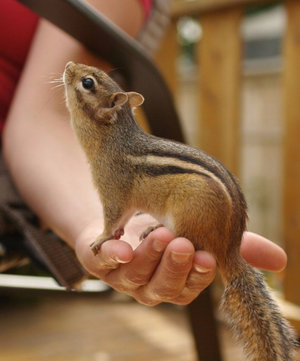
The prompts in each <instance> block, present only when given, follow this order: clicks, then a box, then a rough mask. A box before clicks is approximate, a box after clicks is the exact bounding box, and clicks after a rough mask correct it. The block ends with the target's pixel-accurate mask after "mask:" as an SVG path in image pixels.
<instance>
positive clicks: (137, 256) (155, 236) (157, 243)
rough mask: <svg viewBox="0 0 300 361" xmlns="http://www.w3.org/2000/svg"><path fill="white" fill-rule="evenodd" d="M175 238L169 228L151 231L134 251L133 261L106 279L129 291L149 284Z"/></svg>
mask: <svg viewBox="0 0 300 361" xmlns="http://www.w3.org/2000/svg"><path fill="white" fill-rule="evenodd" d="M173 238H174V235H173V233H172V232H171V231H170V230H168V229H167V228H159V229H157V230H155V231H154V232H151V233H150V234H149V236H148V237H147V238H146V239H145V240H144V241H143V242H142V243H141V244H140V245H139V247H138V248H137V249H136V250H135V251H134V258H133V259H132V261H131V262H130V263H129V264H124V265H123V266H122V267H119V268H118V269H117V270H115V271H113V272H111V273H110V274H108V275H107V277H106V281H107V282H109V283H110V284H111V285H113V287H114V288H115V289H117V290H118V291H123V292H125V291H126V292H127V293H130V291H134V290H136V289H137V288H139V287H141V286H143V285H145V284H147V283H148V282H149V280H150V279H151V277H152V274H153V272H154V271H155V269H156V268H157V265H158V263H159V262H160V260H161V258H162V255H163V252H164V250H165V249H166V247H167V245H168V244H169V242H170V241H171V240H172V239H173Z"/></svg>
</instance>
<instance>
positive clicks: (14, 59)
mask: <svg viewBox="0 0 300 361" xmlns="http://www.w3.org/2000/svg"><path fill="white" fill-rule="evenodd" d="M37 22H38V17H37V16H36V15H35V14H34V13H33V12H31V11H30V10H28V9H27V8H26V7H25V6H23V5H22V4H20V3H19V2H17V1H16V0H5V1H2V2H1V11H0V133H1V130H2V128H3V123H4V120H5V118H6V115H7V112H8V108H9V105H10V103H11V100H12V98H13V95H14V91H15V88H16V85H17V82H18V80H19V77H20V74H21V71H22V68H23V65H24V63H25V59H26V56H27V53H28V50H29V47H30V43H31V40H32V37H33V34H34V32H35V29H36V25H37Z"/></svg>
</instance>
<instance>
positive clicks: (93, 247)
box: [90, 236, 112, 256]
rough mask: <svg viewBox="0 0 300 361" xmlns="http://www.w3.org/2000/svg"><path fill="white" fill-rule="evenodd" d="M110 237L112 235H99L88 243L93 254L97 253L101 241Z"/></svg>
mask: <svg viewBox="0 0 300 361" xmlns="http://www.w3.org/2000/svg"><path fill="white" fill-rule="evenodd" d="M111 238H112V237H109V238H102V237H101V236H99V237H97V238H96V240H95V241H94V242H93V243H91V244H90V247H91V250H92V252H93V253H94V255H95V256H96V255H97V254H98V253H99V251H100V248H101V246H102V243H104V242H106V241H108V240H109V239H111Z"/></svg>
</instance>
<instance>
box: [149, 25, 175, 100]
mask: <svg viewBox="0 0 300 361" xmlns="http://www.w3.org/2000/svg"><path fill="white" fill-rule="evenodd" d="M178 54H179V45H178V42H177V21H176V20H175V19H171V23H170V25H169V26H168V28H167V30H166V33H165V34H164V37H163V39H162V41H161V43H160V45H159V48H158V50H157V52H156V53H155V60H156V62H157V66H158V68H159V69H160V71H161V72H162V74H163V75H164V78H165V80H166V82H167V84H168V86H169V88H170V90H171V92H172V94H173V96H175V95H176V90H177V69H176V59H177V58H178Z"/></svg>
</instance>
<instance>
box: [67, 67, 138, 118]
mask: <svg viewBox="0 0 300 361" xmlns="http://www.w3.org/2000/svg"><path fill="white" fill-rule="evenodd" d="M63 81H64V84H65V89H66V100H67V106H68V108H69V110H70V112H71V115H72V117H76V115H77V116H78V115H79V116H81V117H82V116H84V117H85V118H89V119H91V120H93V121H97V122H98V124H110V123H113V122H114V120H116V117H117V111H118V110H119V109H120V108H121V107H122V106H124V105H125V104H126V103H128V104H129V105H130V107H131V108H134V107H137V106H139V105H141V104H142V103H143V101H144V98H143V96H142V95H141V94H139V93H136V92H124V91H122V89H121V88H120V87H119V86H118V85H117V83H116V82H115V81H114V80H112V79H111V78H110V77H109V76H108V75H107V74H106V73H105V72H104V71H102V70H100V69H97V68H95V67H91V66H87V65H83V64H76V63H74V62H68V63H67V65H66V67H65V71H64V74H63Z"/></svg>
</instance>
